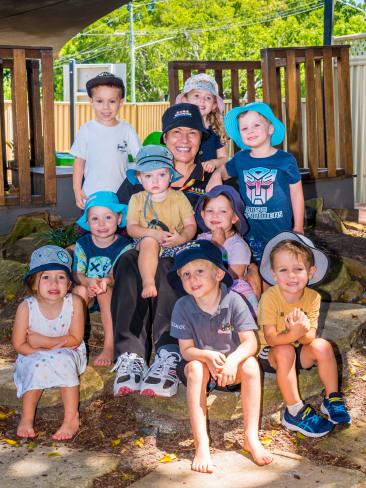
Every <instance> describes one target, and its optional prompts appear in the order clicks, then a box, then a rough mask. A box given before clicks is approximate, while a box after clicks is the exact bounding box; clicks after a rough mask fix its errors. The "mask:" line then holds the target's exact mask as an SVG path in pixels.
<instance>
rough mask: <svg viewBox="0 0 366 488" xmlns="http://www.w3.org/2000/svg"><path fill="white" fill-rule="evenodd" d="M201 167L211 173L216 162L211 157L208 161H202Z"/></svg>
mask: <svg viewBox="0 0 366 488" xmlns="http://www.w3.org/2000/svg"><path fill="white" fill-rule="evenodd" d="M202 168H203V169H204V171H206V172H207V173H213V172H214V171H215V169H216V164H215V163H214V160H213V159H211V160H210V161H205V162H204V163H202Z"/></svg>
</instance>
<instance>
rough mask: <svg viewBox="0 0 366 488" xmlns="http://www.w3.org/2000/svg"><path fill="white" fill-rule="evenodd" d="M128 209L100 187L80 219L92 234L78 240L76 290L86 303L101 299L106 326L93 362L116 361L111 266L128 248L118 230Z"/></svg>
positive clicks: (88, 199)
mask: <svg viewBox="0 0 366 488" xmlns="http://www.w3.org/2000/svg"><path fill="white" fill-rule="evenodd" d="M126 211H127V205H122V204H120V203H119V201H118V198H117V195H116V194H115V193H112V192H109V191H98V192H96V193H93V194H92V195H90V196H89V197H88V198H87V199H86V202H85V210H84V213H83V215H82V216H81V217H80V219H79V220H78V221H77V224H78V225H79V226H80V227H82V228H83V229H84V230H87V231H90V234H89V233H88V234H85V235H84V236H83V237H81V238H80V239H78V240H77V241H76V244H75V251H74V262H73V271H74V277H75V281H76V282H77V283H78V285H79V286H76V287H75V288H74V293H76V294H77V295H79V296H80V297H81V298H82V299H83V300H84V302H85V304H86V306H92V305H93V304H94V301H95V300H96V301H97V302H98V305H99V309H100V315H101V319H102V325H103V330H104V345H103V350H102V352H101V353H100V354H99V355H98V356H97V357H96V358H95V359H94V366H110V365H111V364H112V362H113V326H112V315H111V297H112V287H113V277H112V268H113V265H114V263H115V262H116V260H117V259H118V258H119V256H120V255H121V254H122V252H125V251H126V250H127V249H129V247H127V248H126V246H128V245H129V241H128V239H127V238H125V237H122V236H120V235H118V234H116V231H117V226H118V225H119V226H121V227H123V226H124V225H125V215H126Z"/></svg>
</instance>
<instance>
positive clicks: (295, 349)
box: [258, 232, 351, 437]
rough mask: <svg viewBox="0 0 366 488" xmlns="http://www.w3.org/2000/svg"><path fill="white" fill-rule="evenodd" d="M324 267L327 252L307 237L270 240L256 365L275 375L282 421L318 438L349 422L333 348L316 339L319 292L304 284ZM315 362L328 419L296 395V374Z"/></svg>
mask: <svg viewBox="0 0 366 488" xmlns="http://www.w3.org/2000/svg"><path fill="white" fill-rule="evenodd" d="M327 270H328V258H327V257H326V255H325V254H324V253H323V252H321V251H320V250H319V249H316V248H315V247H314V244H313V243H312V242H311V240H310V239H308V238H307V237H305V236H302V235H298V234H294V233H292V232H282V233H280V234H278V235H277V236H275V237H273V238H272V239H271V240H270V241H269V242H268V244H267V245H266V247H265V249H264V253H263V258H262V261H261V265H260V272H261V275H262V277H263V279H264V280H266V281H267V283H269V284H270V285H273V286H272V287H271V288H269V289H268V290H267V291H265V292H264V293H263V295H262V297H261V300H260V303H259V311H258V324H259V325H260V327H261V328H262V332H263V334H264V338H263V337H261V342H262V344H264V345H265V347H264V348H263V349H262V351H261V352H260V355H259V359H260V364H261V365H262V367H263V370H264V371H267V372H270V373H274V372H275V373H276V377H277V383H278V386H279V388H280V390H281V393H282V396H283V399H284V402H285V405H286V409H285V413H284V415H283V418H282V424H283V425H284V426H285V427H287V428H288V429H289V430H291V431H294V432H301V433H302V434H303V435H305V436H308V437H322V436H324V435H326V434H328V433H329V432H330V431H331V430H332V428H333V426H334V425H335V424H350V423H351V419H350V416H349V414H348V412H347V410H346V407H345V405H344V403H343V397H342V393H341V392H340V391H338V371H337V362H336V359H335V356H334V352H333V348H332V346H331V344H330V343H329V342H328V341H326V340H324V339H321V338H319V337H316V332H317V327H318V317H319V309H320V295H319V294H318V293H317V292H316V291H314V290H312V289H310V288H308V285H315V284H317V283H319V282H320V281H321V280H322V279H323V278H324V276H325V275H326V273H327ZM263 339H264V340H263ZM315 365H316V366H317V367H318V373H319V377H320V380H321V382H322V383H323V385H324V387H325V397H324V400H323V403H322V405H321V407H320V410H321V412H322V413H324V414H325V415H326V416H327V417H328V419H325V418H323V417H322V416H320V415H318V414H317V413H316V411H315V410H314V409H313V408H312V407H311V406H310V405H304V403H303V402H302V400H301V398H300V395H299V390H298V386H297V373H298V372H299V371H300V370H301V369H311V368H312V367H314V366H315Z"/></svg>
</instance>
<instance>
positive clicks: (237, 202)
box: [195, 185, 249, 236]
mask: <svg viewBox="0 0 366 488" xmlns="http://www.w3.org/2000/svg"><path fill="white" fill-rule="evenodd" d="M220 195H225V196H226V197H227V198H228V199H229V200H230V201H231V204H232V206H233V209H234V212H235V214H236V215H237V216H238V217H239V220H238V221H237V222H236V224H235V227H236V230H237V231H238V232H239V234H240V235H241V236H244V235H245V234H246V233H247V232H248V229H249V226H248V222H247V221H246V218H245V217H244V212H245V204H244V202H243V200H242V199H241V196H240V195H239V193H238V192H237V191H236V190H235V188H233V187H232V186H229V185H218V186H215V187H214V188H212V190H210V191H209V192H208V193H206V194H205V195H202V196H201V197H200V198H199V200H198V202H197V204H196V208H195V217H196V221H197V224H198V226H199V227H200V228H201V229H202V230H203V231H205V232H209V230H210V229H208V228H207V227H206V224H205V223H204V221H203V217H202V215H201V212H202V209H203V204H204V202H205V200H206V198H209V199H211V198H216V197H218V196H220Z"/></svg>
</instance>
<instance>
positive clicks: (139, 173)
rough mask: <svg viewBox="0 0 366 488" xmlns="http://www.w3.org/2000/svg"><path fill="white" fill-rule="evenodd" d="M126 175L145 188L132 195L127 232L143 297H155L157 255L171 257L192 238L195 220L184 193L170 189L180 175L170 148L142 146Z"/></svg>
mask: <svg viewBox="0 0 366 488" xmlns="http://www.w3.org/2000/svg"><path fill="white" fill-rule="evenodd" d="M127 178H128V180H129V181H130V183H132V184H133V185H134V184H136V183H138V182H140V183H141V184H142V186H143V188H144V191H141V192H139V193H136V194H134V195H132V197H131V200H130V203H129V205H128V213H127V232H128V234H129V235H130V236H131V237H133V238H134V239H135V247H136V249H137V250H138V251H139V257H138V267H139V271H140V274H141V279H142V297H143V298H149V297H155V296H156V295H157V291H156V286H155V274H156V269H157V265H158V258H159V256H161V257H167V256H170V257H173V256H174V255H175V253H176V251H177V249H179V246H180V245H181V244H184V243H185V242H187V241H189V240H190V239H192V238H193V237H194V235H195V233H196V230H197V226H196V221H195V219H194V214H193V209H192V207H191V204H190V203H189V200H188V199H187V197H186V196H185V195H184V193H183V192H181V191H178V190H173V189H172V188H170V184H171V183H172V182H173V181H176V180H178V179H179V178H181V175H180V174H179V173H178V172H177V171H176V170H175V169H174V165H173V155H172V153H171V152H170V151H169V149H167V148H165V147H162V146H155V145H148V146H145V147H143V148H142V149H141V150H140V151H139V152H138V154H137V156H136V164H135V165H131V167H130V168H129V169H128V170H127Z"/></svg>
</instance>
